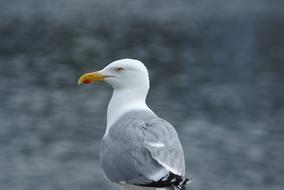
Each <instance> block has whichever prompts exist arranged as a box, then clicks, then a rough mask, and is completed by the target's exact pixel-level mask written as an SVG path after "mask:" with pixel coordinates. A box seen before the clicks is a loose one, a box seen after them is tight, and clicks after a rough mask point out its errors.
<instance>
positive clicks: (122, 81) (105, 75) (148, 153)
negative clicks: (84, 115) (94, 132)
mask: <svg viewBox="0 0 284 190" xmlns="http://www.w3.org/2000/svg"><path fill="white" fill-rule="evenodd" d="M92 80H105V81H106V82H107V83H109V84H110V85H111V86H112V87H113V88H114V91H113V96H112V98H111V101H110V103H109V106H108V113H107V127H106V132H105V135H104V137H103V140H102V146H101V154H100V156H101V164H102V168H103V170H104V173H105V175H106V177H107V178H108V179H109V180H110V181H112V182H113V183H116V184H119V185H120V186H121V187H122V188H123V189H124V190H144V189H145V190H154V189H160V190H166V189H168V190H171V189H172V190H183V189H185V184H186V183H187V182H188V179H187V178H186V177H184V175H185V162H184V153H183V149H182V146H181V143H180V141H179V138H178V135H177V132H176V131H175V129H174V128H173V127H172V125H171V124H170V123H168V122H167V121H165V120H163V119H161V118H160V117H158V116H157V115H156V114H155V113H154V112H153V111H152V110H151V109H150V108H149V107H148V106H147V105H146V103H145V100H146V96H147V93H148V89H149V78H148V71H147V69H146V67H145V66H144V65H143V64H142V63H141V62H140V61H137V60H131V59H123V60H119V61H115V62H113V63H111V64H110V65H108V66H107V67H105V68H104V69H103V70H101V71H99V72H95V73H88V74H86V75H83V76H82V77H81V78H80V80H79V83H89V82H90V81H92ZM86 81H87V82H86Z"/></svg>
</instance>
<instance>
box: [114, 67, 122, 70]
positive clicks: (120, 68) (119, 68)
mask: <svg viewBox="0 0 284 190" xmlns="http://www.w3.org/2000/svg"><path fill="white" fill-rule="evenodd" d="M115 70H116V71H123V70H124V68H123V67H116V68H115Z"/></svg>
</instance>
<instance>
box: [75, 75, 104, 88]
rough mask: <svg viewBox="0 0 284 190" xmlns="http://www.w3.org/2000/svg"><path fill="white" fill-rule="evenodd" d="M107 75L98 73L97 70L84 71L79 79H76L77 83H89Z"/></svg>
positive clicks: (100, 79) (102, 78)
mask: <svg viewBox="0 0 284 190" xmlns="http://www.w3.org/2000/svg"><path fill="white" fill-rule="evenodd" d="M106 77H107V76H105V75H103V74H101V73H99V72H92V73H86V74H83V75H82V76H81V77H80V78H79V80H78V85H80V84H90V83H92V82H95V81H102V80H104V79H105V78H106Z"/></svg>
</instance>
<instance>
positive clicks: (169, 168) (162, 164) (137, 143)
mask: <svg viewBox="0 0 284 190" xmlns="http://www.w3.org/2000/svg"><path fill="white" fill-rule="evenodd" d="M101 163H102V167H103V169H104V172H105V175H106V176H107V178H109V179H110V180H111V181H113V182H116V183H124V182H125V183H128V184H139V185H146V184H153V182H155V181H160V180H161V179H162V178H164V177H166V176H168V175H169V173H172V174H175V175H179V176H182V175H184V171H185V167H184V155H183V151H182V147H181V144H180V142H179V139H178V136H177V133H176V131H175V129H174V128H173V127H172V126H171V125H170V124H169V123H168V122H166V121H165V120H162V119H160V118H158V117H157V116H154V115H149V114H148V115H147V114H146V116H145V114H142V115H141V114H140V115H139V114H138V115H137V114H133V113H132V114H127V115H125V116H123V117H122V118H121V119H119V120H118V121H117V122H116V123H115V124H114V126H112V127H111V128H110V130H109V134H108V135H107V136H105V137H104V139H103V142H102V147H101Z"/></svg>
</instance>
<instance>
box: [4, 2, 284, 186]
mask: <svg viewBox="0 0 284 190" xmlns="http://www.w3.org/2000/svg"><path fill="white" fill-rule="evenodd" d="M283 6H284V4H283V3H282V2H281V1H273V2H271V1H268V0H252V1H244V0H240V1H236V2H235V1H234V2H232V1H225V0H216V1H209V0H201V1H194V0H192V1H185V0H184V1H170V0H164V1H162V0H157V1H150V0H145V1H138V0H134V1H122V0H117V1H116V0H106V1H93V0H81V1H79V0H72V1H67V0H60V1H57V0H49V1H42V2H39V1H36V0H15V1H3V2H1V5H0V16H1V18H2V19H1V21H0V81H1V85H0V103H1V105H0V125H1V126H0V150H1V151H0V189H1V190H2V189H3V190H62V189H67V190H79V189H80V190H90V189H92V190H93V189H102V190H103V189H113V190H115V189H118V188H117V187H116V186H114V185H112V184H110V183H109V182H108V181H107V180H106V179H105V178H104V176H103V172H102V170H101V168H100V163H99V147H100V141H101V138H102V136H103V134H104V130H105V124H106V121H105V120H106V107H107V104H108V101H109V99H110V97H111V88H110V87H109V86H107V85H106V84H102V83H99V84H94V85H89V86H82V87H81V86H80V87H78V86H77V79H78V77H79V76H80V75H81V74H82V73H84V72H88V71H93V70H96V69H100V68H102V67H104V66H105V65H107V64H108V63H109V62H111V61H113V60H116V59H120V58H125V57H130V58H136V59H140V60H141V61H143V62H144V63H145V64H146V66H147V67H148V68H149V72H150V78H151V86H152V87H151V89H150V92H149V96H148V104H149V105H150V107H151V108H152V109H153V110H154V111H155V112H157V113H158V115H160V116H161V117H163V118H165V119H167V120H168V121H170V122H171V123H172V124H173V125H174V126H175V127H176V129H177V131H178V133H179V135H180V139H181V141H182V144H183V146H184V152H185V156H186V165H187V174H188V175H190V176H191V177H192V178H193V182H192V184H191V185H190V189H195V190H204V189H210V190H225V189H230V190H244V189H249V190H262V189H263V190H266V189H270V190H282V189H283V188H284V181H283V176H284V151H283V149H284V136H283V135H284V128H283V123H284V117H283V114H284V98H283V97H284V65H283V62H284V54H283V50H284V38H283V34H284V21H283V20H284V12H283V8H282V7H283Z"/></svg>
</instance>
